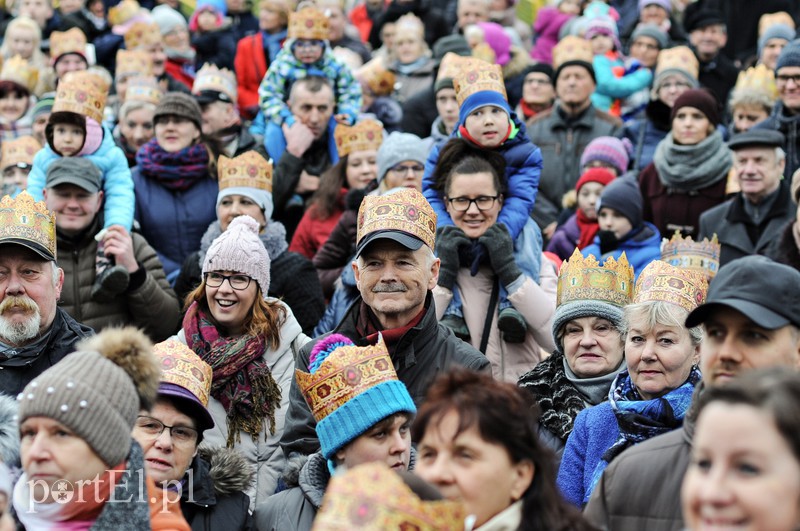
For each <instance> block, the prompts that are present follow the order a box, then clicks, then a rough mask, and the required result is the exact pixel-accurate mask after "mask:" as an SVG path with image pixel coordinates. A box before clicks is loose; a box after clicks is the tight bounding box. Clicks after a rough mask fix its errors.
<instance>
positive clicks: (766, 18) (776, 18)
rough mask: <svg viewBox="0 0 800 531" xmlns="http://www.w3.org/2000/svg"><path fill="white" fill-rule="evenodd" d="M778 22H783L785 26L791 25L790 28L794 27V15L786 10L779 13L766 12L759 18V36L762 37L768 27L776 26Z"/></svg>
mask: <svg viewBox="0 0 800 531" xmlns="http://www.w3.org/2000/svg"><path fill="white" fill-rule="evenodd" d="M776 24H783V25H785V26H789V27H790V28H792V29H794V28H795V24H794V19H793V18H792V15H790V14H789V13H787V12H786V11H778V12H777V13H766V14H764V15H761V18H760V19H758V36H759V37H761V36H762V35H763V34H764V32H765V31H766V30H767V28H769V27H771V26H774V25H776Z"/></svg>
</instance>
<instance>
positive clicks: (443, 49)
mask: <svg viewBox="0 0 800 531" xmlns="http://www.w3.org/2000/svg"><path fill="white" fill-rule="evenodd" d="M449 52H453V53H455V54H458V55H463V56H465V57H466V56H469V55H471V54H472V48H470V47H469V44H468V43H467V40H466V39H465V38H464V36H463V35H446V36H444V37H442V38H440V39H439V40H437V41H436V42H435V43H433V59H434V60H435V61H436V62H437V64H438V63H439V62H441V60H442V59H443V58H444V56H445V55H447V54H448V53H449Z"/></svg>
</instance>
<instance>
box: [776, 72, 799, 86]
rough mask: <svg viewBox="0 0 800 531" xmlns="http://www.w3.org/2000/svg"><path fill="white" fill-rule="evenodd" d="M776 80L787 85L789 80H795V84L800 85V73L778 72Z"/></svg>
mask: <svg viewBox="0 0 800 531" xmlns="http://www.w3.org/2000/svg"><path fill="white" fill-rule="evenodd" d="M775 81H776V82H777V83H778V84H779V85H786V84H787V83H789V81H794V84H795V85H800V74H794V75H791V74H778V75H777V76H775Z"/></svg>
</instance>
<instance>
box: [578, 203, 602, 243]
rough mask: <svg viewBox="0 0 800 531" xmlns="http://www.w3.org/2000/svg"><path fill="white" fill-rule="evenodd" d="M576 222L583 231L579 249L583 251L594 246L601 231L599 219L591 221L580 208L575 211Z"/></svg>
mask: <svg viewBox="0 0 800 531" xmlns="http://www.w3.org/2000/svg"><path fill="white" fill-rule="evenodd" d="M575 221H576V222H577V223H578V228H579V229H580V230H581V235H580V237H579V238H578V249H583V248H584V247H587V246H589V245H591V244H592V242H593V241H594V237H595V235H597V231H598V230H600V225H598V224H597V218H595V219H589V218H588V217H587V216H586V214H584V213H583V210H581V209H580V208H578V209H577V210H576V211H575Z"/></svg>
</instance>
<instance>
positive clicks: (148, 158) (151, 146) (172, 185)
mask: <svg viewBox="0 0 800 531" xmlns="http://www.w3.org/2000/svg"><path fill="white" fill-rule="evenodd" d="M208 161H209V155H208V150H207V149H206V146H205V145H203V144H194V145H192V146H189V147H187V148H183V149H182V150H180V151H176V152H174V153H170V152H167V151H164V149H163V148H162V147H161V146H160V145H158V141H157V140H156V139H155V138H153V139H152V140H150V141H149V142H148V143H147V144H145V145H143V146H142V147H141V148H139V151H138V152H137V153H136V164H138V165H139V167H141V168H142V173H143V174H144V175H146V176H147V177H149V178H151V179H154V180H156V181H158V182H159V183H161V184H162V185H163V186H164V187H165V188H169V189H170V190H176V191H184V190H188V189H189V188H191V187H192V186H194V185H195V183H196V182H197V181H199V180H200V179H204V178H208V176H209V171H208Z"/></svg>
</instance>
